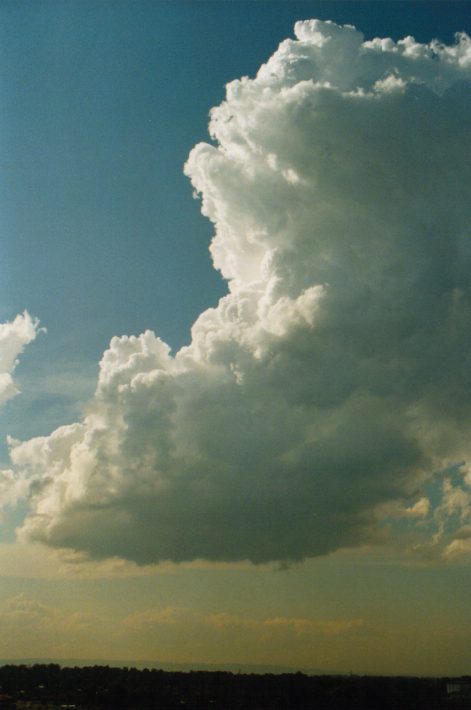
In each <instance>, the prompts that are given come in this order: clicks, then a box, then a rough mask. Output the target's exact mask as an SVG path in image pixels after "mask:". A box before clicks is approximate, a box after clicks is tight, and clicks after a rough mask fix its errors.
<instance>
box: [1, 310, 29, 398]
mask: <svg viewBox="0 0 471 710" xmlns="http://www.w3.org/2000/svg"><path fill="white" fill-rule="evenodd" d="M38 325H39V322H38V321H37V320H35V319H34V318H31V316H30V315H29V313H27V312H26V311H25V312H24V313H23V314H21V315H18V316H16V318H15V319H14V320H12V321H9V322H6V323H0V405H2V404H3V403H4V402H6V401H8V400H9V399H11V398H12V397H15V395H17V394H18V388H17V387H16V385H15V383H14V381H13V377H12V375H13V372H14V370H15V367H16V366H17V364H18V356H19V355H21V353H22V352H23V350H24V348H25V346H26V345H28V343H31V341H33V340H34V339H35V338H36V335H37V333H38Z"/></svg>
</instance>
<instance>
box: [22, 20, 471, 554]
mask: <svg viewBox="0 0 471 710" xmlns="http://www.w3.org/2000/svg"><path fill="white" fill-rule="evenodd" d="M295 33H296V39H294V40H292V39H288V40H285V41H284V42H282V43H281V45H280V47H279V49H278V50H277V51H276V52H275V54H274V55H273V56H272V57H271V58H270V59H269V60H268V62H267V63H266V64H265V65H263V66H262V67H261V69H260V71H259V72H258V74H257V76H256V78H254V79H249V78H243V79H241V80H239V81H234V82H232V83H231V84H229V85H228V87H227V97H226V100H225V101H224V102H223V103H222V104H221V105H220V106H219V107H217V108H215V109H213V111H212V113H211V122H210V133H211V136H212V138H213V141H214V145H209V144H204V143H202V144H199V145H197V146H196V147H195V148H194V149H193V151H192V152H191V154H190V156H189V159H188V162H187V164H186V167H185V172H186V174H187V175H188V176H189V178H190V179H191V181H192V183H193V186H194V188H195V191H196V193H197V194H198V195H200V196H201V200H202V212H203V214H204V215H205V216H207V217H208V218H209V219H210V220H211V221H212V222H213V223H214V230H215V234H214V238H213V240H212V243H211V254H212V258H213V261H214V265H215V268H217V269H219V270H220V272H221V273H222V275H223V277H224V278H225V279H226V280H227V283H228V294H227V295H226V296H225V297H224V298H222V299H221V300H220V301H219V303H218V304H217V306H216V307H215V308H211V309H208V310H207V311H205V312H204V313H202V314H201V315H200V317H199V318H198V319H197V321H196V322H195V324H194V326H193V329H192V340H191V343H190V345H189V346H187V347H184V348H182V349H181V350H180V351H179V352H178V353H177V354H176V355H175V356H172V355H171V353H170V348H169V347H168V346H167V345H166V344H165V343H163V342H162V341H161V340H160V339H159V338H157V337H156V336H154V334H153V333H151V332H146V333H144V334H142V335H140V336H138V337H135V336H131V337H121V338H113V339H112V341H111V343H110V346H109V349H108V350H107V351H106V352H105V353H104V355H103V359H102V361H101V364H100V374H99V381H98V385H97V389H96V393H95V395H94V398H93V400H92V401H91V403H90V405H89V409H88V414H87V416H86V417H85V418H84V419H83V420H81V421H80V422H78V423H76V424H73V425H68V426H64V427H61V428H59V429H57V430H56V431H54V432H53V433H52V434H51V435H50V436H47V437H40V438H36V439H32V440H30V441H26V442H23V443H19V442H13V443H12V449H11V458H12V461H13V464H14V465H15V466H16V468H17V470H18V471H19V472H20V475H21V476H22V477H23V478H24V480H26V481H27V482H28V486H29V493H28V501H29V506H30V513H29V515H28V516H27V518H26V520H25V522H24V524H23V526H22V529H21V531H20V535H21V536H22V537H23V538H26V539H30V540H35V541H40V542H43V543H45V544H47V545H50V546H53V547H68V548H73V549H76V550H81V551H84V552H86V553H87V554H89V555H90V556H91V557H94V558H106V557H111V556H119V557H123V558H126V559H129V560H133V561H135V562H137V563H139V564H144V563H153V562H158V561H160V560H173V561H176V562H180V561H185V560H193V559H198V558H205V559H208V560H225V561H236V560H243V559H248V560H251V561H253V562H256V563H260V562H266V561H272V560H278V561H290V560H300V559H303V558H306V557H312V556H316V555H323V554H327V553H329V552H332V551H335V550H337V549H339V548H347V547H355V546H358V545H362V544H365V543H366V544H368V543H375V542H378V541H379V540H381V539H382V535H383V533H382V531H381V526H380V524H379V523H380V521H381V518H382V515H384V511H385V510H387V509H389V510H391V509H393V508H394V507H395V508H396V510H398V511H404V510H408V511H409V514H407V515H403V514H402V513H399V517H402V519H403V522H404V524H407V521H409V524H411V525H414V524H418V523H417V521H419V522H420V523H421V524H422V523H423V518H424V517H426V516H427V515H428V508H427V506H426V505H425V503H422V502H420V501H421V500H423V498H424V495H423V493H422V492H421V491H422V488H423V486H424V484H426V483H427V481H428V480H429V478H430V477H431V476H432V474H433V473H434V472H435V471H437V470H439V469H440V470H443V469H444V468H446V467H447V466H451V465H452V464H456V463H457V462H466V461H467V460H468V461H469V458H470V444H469V433H468V426H467V422H468V420H469V415H470V408H471V406H470V402H471V399H470V390H471V388H470V384H471V381H470V378H471V277H470V274H471V269H470V267H471V263H470V262H471V239H470V233H469V229H470V224H471V194H470V192H471V161H470V159H469V143H470V138H471V119H470V117H471V90H470V89H471V84H470V80H471V41H470V39H469V38H468V37H467V36H466V35H459V36H457V41H456V43H455V44H454V45H453V46H443V45H441V44H440V43H438V42H431V43H430V44H428V45H422V44H419V43H417V42H415V40H414V39H413V38H411V37H408V38H406V39H404V40H401V41H399V42H397V43H395V42H393V41H392V40H391V39H375V40H373V41H369V42H364V41H363V37H362V35H361V33H360V32H358V31H357V30H356V29H355V28H353V27H350V26H344V27H340V26H337V25H335V24H333V23H329V22H321V21H317V20H313V21H306V22H300V23H297V24H296V26H295ZM448 498H449V496H448ZM464 522H465V521H464V520H463V519H461V520H460V524H461V525H462V524H464ZM440 544H441V545H446V544H447V541H446V539H445V538H443V539H442V540H441V541H440Z"/></svg>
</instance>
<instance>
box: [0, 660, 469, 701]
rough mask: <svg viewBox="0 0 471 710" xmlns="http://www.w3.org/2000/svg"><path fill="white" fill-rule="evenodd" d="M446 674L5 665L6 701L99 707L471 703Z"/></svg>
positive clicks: (0, 672)
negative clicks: (451, 689) (450, 689)
mask: <svg viewBox="0 0 471 710" xmlns="http://www.w3.org/2000/svg"><path fill="white" fill-rule="evenodd" d="M446 681H447V679H446V678H412V677H376V676H308V675H305V674H303V673H290V674H288V673H286V674H280V675H273V674H266V675H255V674H253V675H252V674H233V673H228V672H218V671H191V672H170V671H163V670H155V669H144V670H138V669H136V668H113V667H109V666H89V667H74V668H67V667H66V668H62V667H60V666H59V665H58V664H55V663H50V664H35V665H32V666H27V665H5V666H1V667H0V686H1V690H0V694H1V695H0V708H2V705H3V706H4V707H7V706H8V707H18V708H21V707H28V706H29V707H32V706H33V707H39V706H41V707H44V708H54V707H60V706H61V705H66V706H67V705H68V706H69V707H70V706H71V705H72V706H74V705H75V706H76V707H77V708H80V709H87V710H98V709H100V708H103V709H104V710H105V709H106V710H120V709H123V710H151V709H152V710H154V709H155V710H174V709H175V708H179V710H181V709H182V708H185V709H186V710H206V709H211V710H232V709H234V710H235V709H238V710H242V709H243V710H293V709H295V710H305V709H306V710H307V709H308V708H309V710H312V709H315V710H324V709H325V710H334V709H335V710H351V709H354V710H369V708H374V710H399V709H400V710H418V709H419V710H420V709H421V708H427V709H428V710H435V709H442V708H450V707H460V708H465V707H466V708H468V707H471V705H469V704H468V703H469V699H466V698H453V697H448V696H447V693H446Z"/></svg>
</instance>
